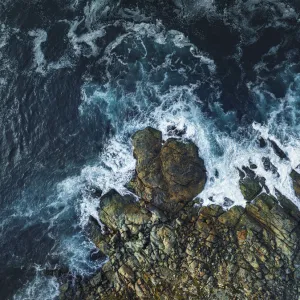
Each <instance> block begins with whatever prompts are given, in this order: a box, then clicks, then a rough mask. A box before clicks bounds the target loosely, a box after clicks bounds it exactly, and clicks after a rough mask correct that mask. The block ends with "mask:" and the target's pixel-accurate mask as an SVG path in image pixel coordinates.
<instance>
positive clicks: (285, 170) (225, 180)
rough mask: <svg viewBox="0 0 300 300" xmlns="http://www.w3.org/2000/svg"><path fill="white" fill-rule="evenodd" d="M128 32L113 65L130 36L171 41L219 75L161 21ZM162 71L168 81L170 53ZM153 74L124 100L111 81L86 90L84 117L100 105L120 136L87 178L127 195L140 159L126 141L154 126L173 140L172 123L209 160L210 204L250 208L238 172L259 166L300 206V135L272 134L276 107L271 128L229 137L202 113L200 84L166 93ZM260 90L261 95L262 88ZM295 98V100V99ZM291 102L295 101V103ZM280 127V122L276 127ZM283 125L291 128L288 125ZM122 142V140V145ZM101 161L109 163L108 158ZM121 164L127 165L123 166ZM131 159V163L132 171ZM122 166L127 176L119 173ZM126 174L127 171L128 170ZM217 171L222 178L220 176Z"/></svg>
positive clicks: (259, 171)
mask: <svg viewBox="0 0 300 300" xmlns="http://www.w3.org/2000/svg"><path fill="white" fill-rule="evenodd" d="M126 30H127V32H126V34H124V35H123V36H122V37H119V38H118V39H117V40H116V41H114V42H112V43H111V44H110V45H109V46H108V48H107V49H109V51H107V52H106V55H107V56H106V58H105V59H104V60H106V63H107V64H110V63H112V61H111V60H110V57H109V55H110V53H111V50H112V49H114V48H115V47H116V46H119V45H120V44H122V43H123V42H124V41H125V40H126V38H128V37H129V36H131V37H135V38H136V39H138V40H143V39H144V38H145V37H147V38H150V39H152V41H153V43H156V44H157V45H165V44H168V43H169V44H172V45H173V47H175V48H176V47H177V48H184V47H188V48H189V51H190V52H191V55H193V56H194V57H196V58H198V59H199V61H198V63H199V64H200V65H203V64H206V65H208V66H210V68H209V70H210V72H211V74H213V73H214V71H215V64H214V61H213V60H212V59H211V58H209V57H208V56H205V55H204V54H203V53H201V52H200V51H199V52H198V49H197V48H196V47H195V46H194V45H192V44H191V43H190V42H189V40H188V39H187V38H186V37H185V36H184V35H183V34H182V33H180V32H177V31H170V32H166V31H165V29H164V28H163V26H162V25H161V24H160V23H157V24H156V25H154V24H143V23H142V24H138V25H135V24H132V23H130V22H127V23H126ZM143 47H145V48H146V53H147V45H145V44H143ZM147 55H149V53H148V54H147ZM148 59H151V57H148ZM158 69H162V70H165V71H166V74H165V78H166V79H167V78H168V70H172V60H171V59H170V55H169V54H167V55H166V58H165V61H164V62H163V63H162V65H161V66H156V70H158ZM187 71H188V67H187V68H185V67H183V68H181V69H180V74H182V75H183V76H184V75H185V73H186V72H187ZM107 72H108V74H107V77H108V78H110V79H111V80H114V79H113V78H112V76H111V75H110V74H109V71H107ZM148 72H149V71H148ZM148 72H146V71H145V70H144V69H143V72H142V78H139V79H138V80H137V82H136V85H137V91H136V93H131V94H126V93H124V94H123V95H121V96H120V95H119V94H120V93H118V95H119V96H118V97H117V96H116V93H115V91H114V88H113V87H112V86H111V85H110V84H109V83H108V84H106V86H105V88H103V87H99V88H97V87H94V89H95V90H94V93H93V94H92V95H89V96H87V95H86V94H85V93H84V92H83V103H82V105H81V107H80V110H81V113H82V114H86V113H88V111H89V109H90V108H91V107H93V106H91V104H93V105H95V104H96V105H99V106H100V107H101V109H102V111H103V113H104V115H105V116H106V117H107V118H108V119H109V120H110V123H111V124H112V126H113V128H115V130H116V132H117V134H116V136H115V137H114V138H113V139H112V140H111V141H109V142H108V144H107V146H106V148H105V150H104V154H105V158H106V162H105V164H104V166H103V165H101V164H100V165H99V166H97V167H96V168H95V167H87V168H85V169H84V171H83V172H82V175H83V177H89V176H90V175H91V174H93V176H97V175H96V174H97V173H98V174H99V177H101V179H97V180H95V179H94V183H95V184H97V185H98V186H100V187H101V188H102V187H104V190H105V191H107V190H108V189H109V188H111V187H112V185H111V182H114V180H116V182H117V183H118V184H116V185H113V187H114V188H116V189H120V191H121V193H125V192H126V190H124V187H123V185H124V184H125V183H126V181H128V180H129V178H130V175H131V174H132V172H133V170H134V160H132V159H131V158H130V157H131V153H132V150H131V146H130V140H128V139H124V137H128V136H130V135H131V134H133V133H134V132H135V131H136V130H138V129H142V128H144V127H146V126H153V127H156V128H158V129H160V130H161V131H162V132H163V135H164V138H168V134H169V133H168V132H167V128H168V126H169V125H174V126H176V127H177V128H181V129H183V128H185V129H186V133H185V135H184V136H183V138H186V139H191V140H193V141H194V142H195V143H196V145H197V146H198V147H199V151H200V156H201V157H203V159H204V161H205V165H206V168H207V172H208V182H207V184H206V187H205V189H204V191H203V192H202V193H201V194H200V195H199V197H201V198H202V199H203V200H204V204H206V205H207V204H210V203H212V202H211V199H212V200H213V202H214V203H217V204H220V205H222V204H223V203H224V199H225V198H229V199H231V200H233V201H234V204H235V205H242V206H244V205H245V203H246V201H245V199H244V198H243V195H242V194H241V191H240V188H239V172H238V168H239V169H241V168H242V167H243V166H249V165H250V163H253V164H256V165H257V169H256V170H255V172H256V174H257V175H258V176H261V177H264V178H265V179H266V185H267V187H268V188H269V190H270V192H271V193H272V194H275V193H276V190H279V191H280V192H281V193H282V194H283V195H285V196H287V197H288V198H290V199H291V200H292V201H293V202H294V203H296V204H297V205H299V201H298V199H297V198H296V196H295V194H294V191H293V188H292V182H291V178H290V176H289V173H290V171H291V169H292V168H295V167H296V166H297V165H298V164H299V161H298V157H299V149H300V144H299V136H298V137H297V138H296V139H293V141H292V140H289V142H288V143H287V144H285V145H284V144H282V143H280V138H279V137H278V138H277V137H276V134H275V135H274V134H273V135H272V134H271V133H270V132H268V129H269V128H270V127H271V126H272V122H273V120H274V118H275V117H274V116H276V115H277V114H278V112H277V111H276V109H275V110H274V109H273V110H272V109H271V111H272V113H271V114H270V119H269V120H270V122H269V123H268V124H267V125H265V126H263V125H259V124H253V127H252V128H251V127H250V128H249V129H248V132H246V131H245V132H244V137H241V135H240V136H229V135H228V134H226V133H224V132H222V131H220V130H219V129H218V127H217V126H216V124H215V123H214V121H213V120H212V119H210V118H208V117H207V116H206V115H205V114H203V113H202V109H201V105H200V103H201V99H198V98H197V97H196V95H195V90H196V89H197V88H199V85H198V84H190V85H179V86H176V87H174V86H173V87H172V86H171V87H170V88H169V89H168V90H163V89H161V85H160V83H153V82H151V80H149V77H150V74H149V73H148ZM150 73H151V71H150ZM256 88H257V87H256ZM147 91H148V92H149V91H151V94H152V95H155V97H153V98H155V99H156V102H154V103H153V102H149V100H147V96H146V95H147ZM119 92H120V91H119ZM253 92H255V90H253ZM256 92H259V89H258V88H257V90H256ZM215 96H216V97H217V96H218V91H216V95H215ZM291 99H294V98H293V97H291ZM290 101H291V102H292V100H290ZM263 102H264V99H263V94H261V104H263ZM104 104H105V105H104ZM131 107H134V108H135V110H136V111H138V113H136V116H135V117H134V118H133V119H129V118H126V117H124V116H126V115H127V113H126V111H127V110H129V111H130V108H131ZM215 108H216V111H217V112H219V113H222V114H223V115H222V118H223V119H224V120H227V119H228V120H230V118H231V117H232V116H231V114H230V113H228V114H224V113H223V112H222V108H221V106H218V105H215ZM268 109H270V108H268ZM220 117H221V116H220ZM276 125H278V124H277V123H276ZM279 127H280V126H279ZM281 127H282V128H286V126H285V125H284V124H283V126H281ZM260 136H262V137H264V138H265V139H268V138H270V139H272V140H273V141H275V142H276V143H277V144H278V145H279V146H280V147H281V148H282V149H283V150H284V151H285V152H286V153H287V154H288V156H289V157H290V161H285V160H282V159H280V158H279V157H278V156H277V155H276V154H275V153H274V151H273V149H272V147H271V146H270V145H269V146H268V147H267V148H264V149H261V148H259V147H258V145H257V139H258V137H260ZM116 141H118V142H117V143H116ZM295 141H297V142H295ZM119 149H123V150H124V149H126V151H125V152H122V151H121V152H120V153H119ZM263 157H268V158H270V161H271V163H272V164H273V165H274V166H275V167H276V168H277V169H278V172H279V174H280V176H279V177H278V176H277V175H276V174H273V173H272V172H270V171H266V170H265V168H264V165H263V161H262V158H263ZM100 159H103V156H101V158H100ZM120 161H122V163H121V164H120ZM126 161H128V165H127V168H126ZM124 163H125V165H124ZM107 165H114V166H115V168H113V169H110V168H107ZM124 166H125V167H124ZM118 168H120V169H119V170H120V171H121V172H118ZM104 170H105V172H104ZM124 170H126V171H125V172H124ZM216 170H217V173H218V175H216ZM100 174H101V175H100ZM120 176H121V177H120ZM119 183H121V184H119ZM86 211H87V210H86Z"/></svg>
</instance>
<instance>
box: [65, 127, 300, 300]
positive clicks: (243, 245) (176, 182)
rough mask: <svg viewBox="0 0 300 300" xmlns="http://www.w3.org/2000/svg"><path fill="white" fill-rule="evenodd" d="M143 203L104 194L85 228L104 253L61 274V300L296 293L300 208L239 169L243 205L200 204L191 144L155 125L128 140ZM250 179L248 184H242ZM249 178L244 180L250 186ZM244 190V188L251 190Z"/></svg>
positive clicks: (199, 174)
mask: <svg viewBox="0 0 300 300" xmlns="http://www.w3.org/2000/svg"><path fill="white" fill-rule="evenodd" d="M133 145H134V155H135V157H136V159H137V166H136V176H135V178H134V179H133V180H132V181H131V182H130V183H129V187H130V188H131V189H132V191H133V192H134V193H135V194H137V195H138V196H139V197H140V198H141V200H140V201H138V202H136V201H135V200H134V198H133V197H131V196H121V195H120V194H118V192H117V191H114V190H112V191H110V192H109V193H107V194H106V195H104V196H102V198H101V202H100V209H99V218H100V220H101V221H102V222H103V223H104V224H105V225H106V227H107V228H106V230H105V232H104V233H103V232H102V231H101V228H100V226H99V225H98V224H97V222H94V221H93V220H91V222H90V226H89V234H90V237H91V239H92V240H93V241H94V243H95V245H96V246H97V248H98V249H100V251H101V252H103V253H104V254H105V255H107V256H108V257H109V261H108V262H107V263H106V264H104V266H103V267H102V269H101V270H99V272H97V274H95V275H94V276H92V277H91V278H77V280H75V283H74V278H72V280H71V279H69V278H68V277H67V276H64V277H61V293H60V299H105V300H108V299H120V300H121V299H166V300H167V299H197V300H198V299H291V300H293V299H299V295H300V294H299V287H300V284H299V282H300V281H299V279H300V268H299V266H300V254H299V245H300V239H299V238H300V227H299V220H300V213H299V211H298V209H297V207H296V206H295V205H294V204H293V203H291V202H290V201H289V200H288V199H286V198H284V196H282V195H277V198H275V197H274V196H272V195H268V194H265V193H261V190H262V188H261V186H260V185H259V184H258V181H257V178H255V177H251V175H249V174H248V175H246V176H245V177H244V178H242V179H241V182H240V184H241V189H242V192H243V193H244V195H245V197H246V196H247V197H248V200H249V201H250V200H252V199H254V200H252V201H251V202H249V203H248V204H247V205H246V207H245V208H243V207H240V206H234V207H232V208H230V209H229V210H227V211H225V210H224V209H223V208H222V207H220V206H217V205H210V206H206V207H200V206H199V205H195V203H194V201H193V198H194V197H195V196H196V195H197V194H199V193H200V192H201V191H202V189H203V187H204V185H205V181H206V171H205V167H204V163H203V161H202V159H201V158H199V157H198V149H197V148H196V146H195V145H193V144H192V143H190V142H187V143H184V142H181V141H179V140H175V139H170V140H168V141H166V142H165V143H163V141H162V137H161V133H160V132H159V131H157V130H154V129H152V128H146V129H145V130H143V131H139V132H137V133H136V134H135V135H134V137H133ZM245 179H247V180H245ZM249 182H250V185H249ZM249 189H250V190H249Z"/></svg>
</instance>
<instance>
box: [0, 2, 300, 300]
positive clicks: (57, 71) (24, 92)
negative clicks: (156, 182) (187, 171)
mask: <svg viewBox="0 0 300 300" xmlns="http://www.w3.org/2000/svg"><path fill="white" fill-rule="evenodd" d="M299 9H300V5H299V4H298V2H297V1H279V0H276V1H266V0H264V1H256V0H248V1H238V0H236V1H215V2H213V1H209V0H208V1H201V2H200V1H194V0H183V1H170V3H168V4H166V3H165V1H155V2H152V1H129V0H128V1H105V0H89V1H87V0H77V1H75V0H70V1H58V0H51V1H49V0H47V1H46V0H29V1H21V0H19V1H17V0H4V1H2V2H1V4H0V99H1V101H0V162H1V168H0V195H1V196H0V249H1V251H0V298H1V299H11V298H13V297H15V298H16V299H53V298H55V296H56V295H57V281H56V279H54V278H49V277H46V276H44V272H43V270H44V269H45V268H53V267H55V266H62V265H64V266H66V267H67V268H69V269H70V272H71V273H72V274H78V273H80V274H89V273H91V272H93V271H94V270H95V269H97V268H99V267H100V266H101V261H92V260H91V259H90V251H91V250H92V249H93V245H92V244H91V243H90V242H89V241H88V239H87V238H86V237H85V234H84V226H85V224H86V222H87V220H88V216H89V214H94V213H95V207H97V203H98V202H97V201H98V200H97V199H95V198H94V197H93V189H94V188H95V187H97V188H101V189H103V190H108V189H109V188H110V187H112V186H117V187H119V189H120V190H122V189H123V184H124V183H125V182H126V180H127V179H128V178H130V175H131V172H132V170H133V169H134V160H133V159H132V158H131V148H130V139H129V137H130V135H131V134H132V133H133V132H134V131H135V130H137V129H140V128H142V127H144V126H146V125H152V126H155V127H157V128H159V129H160V130H162V131H163V133H164V134H165V135H172V132H171V133H170V131H168V128H170V127H172V126H176V127H178V128H183V129H185V130H186V134H185V137H187V138H191V139H193V140H194V141H195V142H196V143H197V145H198V146H199V148H200V151H201V155H202V156H203V157H204V159H205V161H206V164H207V168H208V171H209V175H210V176H211V181H210V183H209V184H208V186H207V188H206V190H205V191H204V193H203V198H205V199H206V198H207V199H208V198H209V197H211V196H212V195H213V196H214V197H215V201H216V202H218V203H220V204H222V201H223V199H224V197H230V198H233V201H235V203H241V201H243V199H241V195H240V194H239V192H238V190H237V189H235V187H237V186H236V183H235V182H234V180H235V179H237V178H238V174H237V173H235V172H236V169H235V167H237V166H240V164H247V163H249V162H250V160H251V161H252V162H255V163H256V164H257V165H258V172H261V175H262V176H264V177H265V178H266V179H267V182H268V184H269V188H270V190H271V191H272V189H273V188H274V187H275V186H276V187H277V188H278V189H280V190H281V192H282V193H283V194H285V195H286V196H289V197H290V198H292V200H293V201H295V202H296V203H297V199H295V198H294V195H293V194H292V189H291V186H290V182H289V181H288V179H287V177H288V173H289V171H290V170H291V168H296V167H297V166H298V165H299V164H300V159H299V155H300V152H299V151H300V139H299V138H300V134H299V132H300V131H299V121H298V120H299V105H300V97H299V88H300V85H299V84H300V63H299V61H300V52H299V49H300V30H299ZM260 136H263V137H264V138H265V139H268V138H270V139H272V140H275V141H276V142H277V144H278V145H279V146H280V147H281V148H282V149H283V151H284V152H285V153H286V155H287V156H288V157H289V162H283V161H282V160H280V158H278V157H277V156H276V154H274V151H273V150H272V148H271V147H267V148H266V149H260V148H259V147H258V144H257V142H256V141H257V138H258V137H260ZM266 155H267V156H269V157H270V158H271V160H272V162H273V164H274V165H276V167H277V168H278V170H279V171H280V174H281V178H279V179H278V178H274V177H272V176H273V175H272V174H269V173H268V172H267V171H265V170H263V167H262V168H261V169H260V164H261V158H262V157H263V156H266ZM230 168H231V169H230ZM216 169H218V171H219V172H218V173H219V177H218V178H216V177H215V175H214V174H216V172H215V170H216ZM218 180H219V181H218ZM228 180H232V182H231V181H228ZM228 185H230V187H231V188H230V190H229V189H228ZM226 187H227V189H226ZM220 189H221V190H222V191H224V192H223V194H220V193H219V192H217V191H219V190H220ZM226 193H228V194H226Z"/></svg>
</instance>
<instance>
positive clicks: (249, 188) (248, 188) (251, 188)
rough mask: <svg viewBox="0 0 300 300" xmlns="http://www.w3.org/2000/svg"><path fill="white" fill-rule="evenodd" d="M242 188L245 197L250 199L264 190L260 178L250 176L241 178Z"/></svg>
mask: <svg viewBox="0 0 300 300" xmlns="http://www.w3.org/2000/svg"><path fill="white" fill-rule="evenodd" d="M240 189H241V192H242V194H243V196H244V198H245V199H246V200H248V201H251V200H253V199H254V198H255V197H256V196H257V195H258V194H259V193H260V192H261V191H262V187H261V185H260V182H259V180H258V178H250V177H245V178H243V179H241V180H240Z"/></svg>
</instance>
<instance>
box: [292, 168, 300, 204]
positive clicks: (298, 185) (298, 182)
mask: <svg viewBox="0 0 300 300" xmlns="http://www.w3.org/2000/svg"><path fill="white" fill-rule="evenodd" d="M290 176H291V178H292V180H293V187H294V190H295V194H296V195H297V197H299V198H300V174H299V173H297V172H296V171H295V170H292V172H291V174H290Z"/></svg>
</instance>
